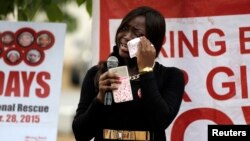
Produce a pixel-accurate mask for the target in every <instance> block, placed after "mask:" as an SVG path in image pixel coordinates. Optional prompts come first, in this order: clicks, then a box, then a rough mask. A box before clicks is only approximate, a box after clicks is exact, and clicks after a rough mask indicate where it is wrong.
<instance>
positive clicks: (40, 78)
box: [36, 72, 50, 98]
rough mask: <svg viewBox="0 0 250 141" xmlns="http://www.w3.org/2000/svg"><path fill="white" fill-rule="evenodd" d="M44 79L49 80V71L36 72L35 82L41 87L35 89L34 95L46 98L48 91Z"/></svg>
mask: <svg viewBox="0 0 250 141" xmlns="http://www.w3.org/2000/svg"><path fill="white" fill-rule="evenodd" d="M45 80H50V73H48V72H40V73H38V75H37V83H38V84H39V85H40V86H41V88H37V89H36V95H37V96H38V97H40V98H46V97H48V96H49V93H50V87H49V84H47V83H46V81H45Z"/></svg>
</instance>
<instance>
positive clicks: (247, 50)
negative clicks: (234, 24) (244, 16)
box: [239, 27, 250, 54]
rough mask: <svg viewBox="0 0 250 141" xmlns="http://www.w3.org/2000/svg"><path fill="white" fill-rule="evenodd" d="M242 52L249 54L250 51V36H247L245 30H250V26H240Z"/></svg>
mask: <svg viewBox="0 0 250 141" xmlns="http://www.w3.org/2000/svg"><path fill="white" fill-rule="evenodd" d="M239 32H240V37H239V38H240V53H241V54H247V53H250V48H249V49H247V47H246V44H245V43H246V42H249V43H250V37H245V32H250V27H241V28H240V31H239Z"/></svg>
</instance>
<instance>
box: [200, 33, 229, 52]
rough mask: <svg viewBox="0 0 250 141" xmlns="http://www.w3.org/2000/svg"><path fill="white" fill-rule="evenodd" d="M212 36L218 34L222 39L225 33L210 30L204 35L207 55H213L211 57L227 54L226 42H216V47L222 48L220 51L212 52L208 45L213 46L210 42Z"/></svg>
mask: <svg viewBox="0 0 250 141" xmlns="http://www.w3.org/2000/svg"><path fill="white" fill-rule="evenodd" d="M212 34H218V35H219V36H220V37H222V36H225V34H224V32H223V31H222V30H220V29H209V30H208V31H207V32H206V33H205V34H204V37H203V40H202V41H203V42H202V43H203V47H204V50H205V51H206V53H207V54H209V55H211V56H219V55H221V54H223V53H225V52H226V43H225V41H215V45H216V46H220V49H219V50H218V51H212V50H211V49H210V48H209V46H208V44H211V41H210V40H209V37H210V36H211V35H212Z"/></svg>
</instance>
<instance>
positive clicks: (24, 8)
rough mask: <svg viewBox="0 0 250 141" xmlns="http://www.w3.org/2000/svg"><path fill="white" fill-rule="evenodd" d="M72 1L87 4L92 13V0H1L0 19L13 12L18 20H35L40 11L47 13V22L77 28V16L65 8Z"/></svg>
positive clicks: (89, 11) (71, 28) (70, 29)
mask: <svg viewBox="0 0 250 141" xmlns="http://www.w3.org/2000/svg"><path fill="white" fill-rule="evenodd" d="M70 2H76V3H77V4H78V6H81V5H83V4H85V6H86V9H87V12H88V13H89V15H90V16H91V15H92V0H0V20H6V18H7V16H8V15H9V14H12V15H13V17H15V19H16V20H17V21H34V19H35V17H36V16H37V14H38V13H40V12H44V13H46V16H47V18H46V19H45V22H64V23H66V24H67V31H68V32H71V31H74V30H76V28H77V22H76V20H77V19H76V17H73V16H72V15H70V14H69V13H68V12H67V11H65V10H63V7H65V6H66V5H67V4H69V3H70Z"/></svg>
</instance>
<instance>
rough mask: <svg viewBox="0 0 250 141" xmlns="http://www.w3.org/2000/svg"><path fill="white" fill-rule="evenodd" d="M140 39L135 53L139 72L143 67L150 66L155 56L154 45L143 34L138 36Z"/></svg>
mask: <svg viewBox="0 0 250 141" xmlns="http://www.w3.org/2000/svg"><path fill="white" fill-rule="evenodd" d="M140 39H141V41H140V43H139V47H138V51H137V54H136V57H137V65H138V70H139V72H140V70H142V69H143V68H145V67H152V66H153V65H154V60H155V56H156V51H155V48H154V45H153V44H152V43H151V42H150V41H149V40H148V39H147V38H146V37H144V36H143V37H140Z"/></svg>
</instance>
